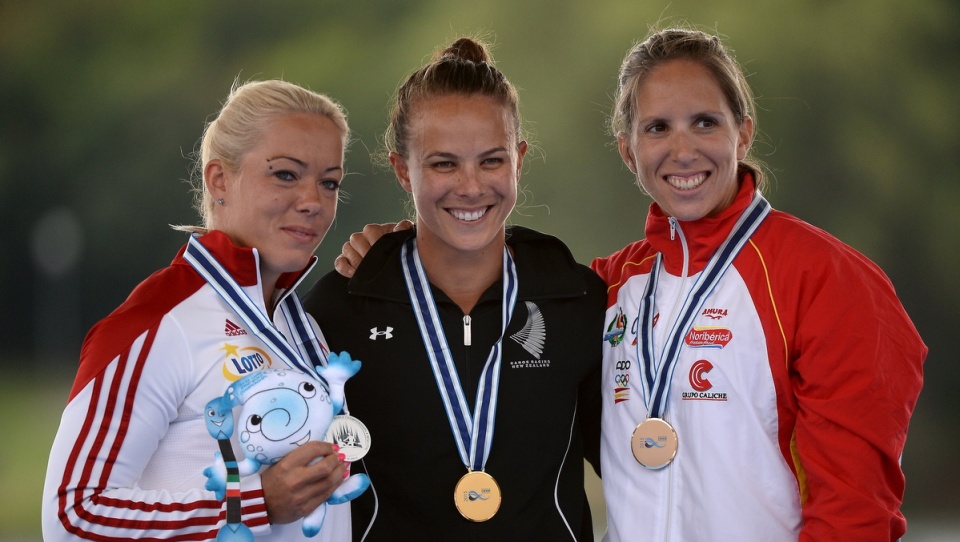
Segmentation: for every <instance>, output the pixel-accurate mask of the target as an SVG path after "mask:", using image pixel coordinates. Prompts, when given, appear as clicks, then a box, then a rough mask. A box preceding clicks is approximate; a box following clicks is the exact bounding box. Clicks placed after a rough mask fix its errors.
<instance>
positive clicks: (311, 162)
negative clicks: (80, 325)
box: [42, 80, 349, 541]
mask: <svg viewBox="0 0 960 542" xmlns="http://www.w3.org/2000/svg"><path fill="white" fill-rule="evenodd" d="M348 138H349V129H348V127H347V122H346V117H345V114H344V112H343V110H342V109H341V108H340V106H339V105H337V104H336V103H334V102H333V101H332V100H330V99H329V98H327V97H326V96H324V95H321V94H317V93H315V92H312V91H309V90H307V89H304V88H302V87H299V86H297V85H294V84H291V83H287V82H284V81H276V80H271V81H257V82H250V83H246V84H243V85H239V86H236V87H235V88H234V89H232V91H231V93H230V96H229V97H228V99H227V101H226V103H225V104H224V106H223V108H222V110H221V111H220V113H219V115H218V116H217V118H216V119H215V120H213V121H212V122H210V123H209V124H208V125H207V127H206V129H205V131H204V135H203V138H202V142H201V145H200V153H199V154H200V156H199V160H198V164H197V175H196V181H195V184H196V187H195V189H196V192H197V194H199V198H198V209H199V211H200V214H201V216H202V226H198V227H182V228H179V229H185V230H189V231H191V232H192V234H191V236H190V239H189V241H188V243H187V244H186V246H184V247H183V249H181V250H180V252H179V253H178V254H177V255H176V257H175V258H174V260H173V262H172V263H171V264H170V266H169V267H166V268H164V269H161V270H159V271H157V272H156V273H154V274H153V275H151V276H150V277H149V278H147V279H146V280H145V281H143V282H142V283H141V284H140V285H139V286H137V288H136V289H134V291H133V292H132V293H131V294H130V296H129V298H128V299H127V300H126V301H125V302H124V303H123V304H122V305H121V306H120V307H119V308H117V309H116V310H115V311H114V312H113V313H111V314H110V315H109V316H107V317H106V318H105V319H103V320H102V321H100V322H99V323H98V324H97V325H96V326H94V327H93V329H91V330H90V332H89V334H88V335H87V337H86V339H85V340H84V343H83V348H82V350H81V355H80V365H79V369H78V372H77V376H76V380H75V381H74V384H73V388H72V389H71V391H70V397H69V401H68V403H67V406H66V409H65V410H64V413H63V418H62V420H61V423H60V429H59V431H58V432H57V436H56V439H55V441H54V443H53V449H52V451H51V453H50V459H49V465H48V468H47V476H46V482H45V485H44V492H43V495H44V497H43V511H42V518H43V536H44V539H45V540H47V541H54V540H76V539H90V540H105V539H113V540H119V539H145V538H149V539H151V540H213V539H214V538H216V536H217V533H218V531H219V530H220V529H221V528H222V527H224V525H225V524H227V523H232V524H236V525H239V524H241V523H242V525H243V526H245V527H242V528H241V530H243V532H245V533H247V536H252V535H256V536H257V537H258V538H259V539H264V540H293V539H300V538H304V535H303V534H302V533H301V529H300V526H299V525H297V524H293V525H286V524H290V523H291V522H293V521H295V520H297V519H299V518H301V517H303V516H304V515H305V514H307V513H309V512H310V511H312V510H313V509H314V508H316V507H317V506H318V505H319V504H320V503H322V502H324V501H325V500H326V499H327V498H328V497H329V496H330V494H331V493H332V492H333V491H334V490H335V489H336V488H337V487H338V485H339V484H340V482H341V480H342V479H343V478H344V477H345V476H346V473H347V466H346V465H344V463H343V462H342V461H341V459H342V456H339V457H338V454H337V452H336V450H335V448H334V447H333V446H332V445H331V444H330V443H325V442H319V441H313V442H309V443H307V444H305V445H303V446H301V447H300V448H299V449H297V450H296V451H294V452H292V453H290V454H289V455H287V456H286V457H285V458H284V459H283V460H281V461H280V462H278V463H276V464H275V465H273V466H270V467H268V468H267V469H266V470H263V471H261V472H260V473H259V474H253V475H251V476H246V477H243V479H241V480H239V486H240V487H239V490H238V491H237V494H236V495H232V494H229V493H228V497H227V499H226V501H227V502H230V501H231V499H237V498H238V499H239V503H237V502H236V501H233V502H234V504H237V505H238V506H236V507H235V508H234V509H229V510H228V506H227V504H225V502H224V501H221V500H219V499H217V498H216V496H215V493H214V492H213V491H208V490H206V489H205V487H204V485H205V482H206V479H205V477H204V474H203V470H204V467H206V466H208V465H210V464H211V463H212V462H213V459H214V455H215V453H216V452H217V451H218V449H219V448H218V441H217V440H215V439H214V438H211V435H210V433H208V430H207V427H206V424H205V419H204V410H205V406H206V404H207V402H208V401H209V400H210V399H213V398H215V397H220V396H222V395H223V394H224V390H225V389H226V388H227V387H228V386H229V385H230V384H232V383H233V382H234V381H236V380H238V379H239V378H241V377H242V376H244V375H245V374H248V373H250V372H252V371H256V370H259V369H262V368H264V367H269V366H274V367H283V366H284V365H291V364H292V365H296V366H300V365H309V366H310V367H312V366H313V365H314V363H313V362H314V361H316V362H317V363H320V362H322V360H323V356H324V355H325V352H327V350H326V346H325V344H324V338H323V335H322V333H320V330H319V329H318V328H317V326H316V323H315V322H314V321H313V320H312V319H310V318H309V316H308V315H306V314H304V313H303V311H302V309H300V308H299V307H300V304H299V300H298V299H297V294H296V293H295V292H294V289H295V288H296V286H297V284H299V283H300V282H301V281H302V280H303V278H304V276H305V275H306V273H307V272H308V271H309V270H310V268H311V267H312V266H313V263H314V261H315V259H316V258H315V256H314V255H313V253H314V250H315V249H316V248H317V246H318V245H319V244H320V241H321V240H322V239H323V237H324V235H325V234H326V232H327V229H328V228H329V227H330V224H331V222H332V221H333V219H334V216H335V214H336V209H337V200H338V193H339V188H340V183H341V182H342V180H343V174H344V167H343V157H344V149H345V147H346V145H347V141H348ZM295 322H300V323H301V324H302V325H300V326H296V325H294V323H295ZM298 328H299V330H298ZM233 448H235V449H236V450H239V447H238V446H237V443H236V442H234V445H233ZM228 449H229V447H228ZM234 453H235V454H236V455H237V456H239V457H242V455H240V453H239V452H234ZM348 508H349V506H348V505H342V506H335V507H331V511H330V512H329V513H328V514H327V517H326V521H325V522H324V527H323V529H322V531H321V532H320V538H319V540H347V539H349V510H348ZM228 513H236V514H239V516H238V517H232V516H231V517H228Z"/></svg>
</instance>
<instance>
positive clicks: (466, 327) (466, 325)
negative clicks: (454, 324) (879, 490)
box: [463, 314, 473, 346]
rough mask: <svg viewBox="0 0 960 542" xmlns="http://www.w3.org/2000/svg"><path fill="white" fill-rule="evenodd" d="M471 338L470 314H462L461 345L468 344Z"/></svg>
mask: <svg viewBox="0 0 960 542" xmlns="http://www.w3.org/2000/svg"><path fill="white" fill-rule="evenodd" d="M472 340H473V339H472V338H471V336H470V315H469V314H464V315H463V346H470V343H471V341H472Z"/></svg>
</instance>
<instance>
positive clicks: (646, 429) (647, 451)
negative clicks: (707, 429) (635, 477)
mask: <svg viewBox="0 0 960 542" xmlns="http://www.w3.org/2000/svg"><path fill="white" fill-rule="evenodd" d="M677 446H678V441H677V432H676V431H674V429H673V426H671V425H670V424H669V423H667V422H666V421H664V420H663V419H661V418H647V419H646V420H644V421H643V422H642V423H640V425H638V426H637V428H636V429H634V430H633V436H632V437H631V438H630V447H631V448H632V449H633V457H635V458H636V459H637V462H638V463H640V464H641V465H643V466H644V467H647V468H648V469H662V468H663V467H666V466H667V465H669V464H670V462H671V461H673V458H674V457H675V456H676V455H677Z"/></svg>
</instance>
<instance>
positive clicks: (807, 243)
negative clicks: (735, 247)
mask: <svg viewBox="0 0 960 542" xmlns="http://www.w3.org/2000/svg"><path fill="white" fill-rule="evenodd" d="M752 241H753V242H754V245H755V246H756V249H757V251H758V252H759V253H760V256H761V257H764V258H765V259H766V260H769V261H767V262H766V263H767V265H772V266H776V267H779V268H782V269H791V270H794V273H792V274H797V273H795V271H796V270H806V271H807V272H820V273H831V274H832V273H836V272H844V271H847V272H850V271H858V272H859V273H858V274H867V275H875V276H876V278H877V279H880V280H882V281H884V282H886V280H887V279H886V275H885V274H884V273H883V271H882V270H881V269H880V267H879V266H878V265H877V264H876V263H874V262H873V261H872V260H870V259H869V258H867V257H866V256H865V255H863V254H862V253H861V252H859V251H858V250H857V249H855V248H853V247H851V246H850V245H848V244H846V243H844V242H843V241H841V240H840V239H838V238H837V237H835V236H833V235H831V234H830V233H828V232H827V231H825V230H823V229H821V228H818V227H816V226H814V225H812V224H810V223H808V222H805V221H803V220H801V219H799V218H797V217H795V216H793V215H790V214H788V213H784V212H782V211H773V212H771V213H770V215H769V216H768V217H767V219H766V220H765V221H764V223H763V224H762V225H761V227H760V228H759V229H758V230H757V232H756V233H755V234H754V236H753V238H752Z"/></svg>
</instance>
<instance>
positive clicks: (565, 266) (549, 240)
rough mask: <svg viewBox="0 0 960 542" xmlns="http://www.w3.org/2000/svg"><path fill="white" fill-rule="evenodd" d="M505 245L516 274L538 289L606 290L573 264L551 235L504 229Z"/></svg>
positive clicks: (586, 269) (589, 272) (591, 274)
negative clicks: (505, 234) (511, 251)
mask: <svg viewBox="0 0 960 542" xmlns="http://www.w3.org/2000/svg"><path fill="white" fill-rule="evenodd" d="M507 245H509V246H510V247H511V248H512V249H513V253H514V260H515V261H516V264H517V273H518V274H519V275H520V277H521V282H523V281H524V278H528V277H529V278H528V280H527V281H526V282H527V283H528V284H529V283H530V282H531V280H530V279H533V280H536V282H537V285H536V286H537V287H538V289H544V290H548V289H552V290H559V291H563V290H565V289H567V288H570V289H576V290H579V291H580V292H585V293H587V294H595V293H596V292H603V291H605V290H606V288H605V286H604V283H603V281H602V280H601V279H600V277H599V276H597V274H596V273H595V272H594V271H592V270H591V269H590V268H589V267H587V266H585V265H582V264H580V263H577V261H576V259H574V257H573V253H572V252H570V249H569V248H568V247H567V245H566V244H565V243H564V242H563V241H561V240H560V239H558V238H557V237H554V236H552V235H549V234H546V233H542V232H539V231H537V230H533V229H530V228H525V227H523V226H510V227H508V229H507Z"/></svg>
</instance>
